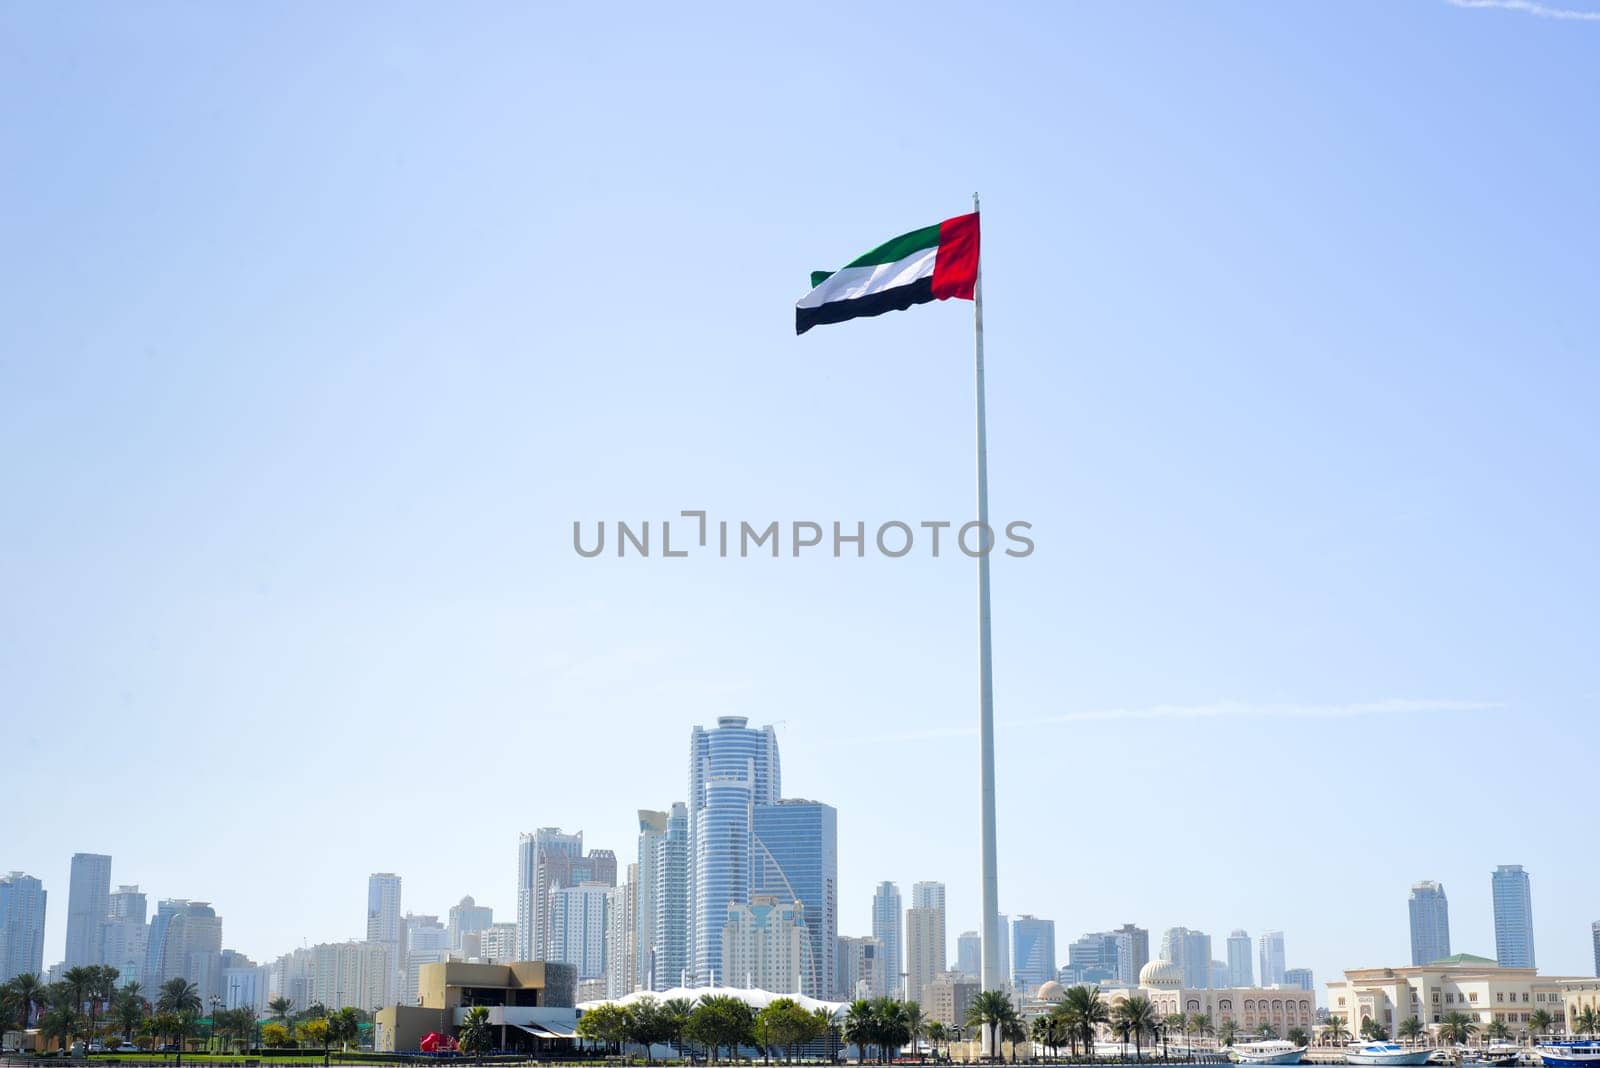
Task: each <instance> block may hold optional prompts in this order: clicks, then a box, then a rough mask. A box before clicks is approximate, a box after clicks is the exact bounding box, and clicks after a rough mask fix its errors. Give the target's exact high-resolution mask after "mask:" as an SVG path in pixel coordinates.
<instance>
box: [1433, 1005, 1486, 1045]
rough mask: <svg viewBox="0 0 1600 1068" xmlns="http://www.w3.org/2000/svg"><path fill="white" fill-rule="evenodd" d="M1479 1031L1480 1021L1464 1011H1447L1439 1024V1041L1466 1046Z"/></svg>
mask: <svg viewBox="0 0 1600 1068" xmlns="http://www.w3.org/2000/svg"><path fill="white" fill-rule="evenodd" d="M1477 1033H1478V1021H1477V1020H1475V1019H1474V1018H1473V1017H1471V1016H1469V1015H1467V1014H1466V1013H1464V1012H1447V1013H1445V1014H1444V1020H1443V1021H1442V1022H1441V1023H1440V1024H1439V1041H1441V1042H1448V1043H1450V1044H1451V1045H1454V1046H1465V1045H1466V1044H1467V1043H1468V1042H1470V1041H1472V1036H1473V1035H1475V1034H1477Z"/></svg>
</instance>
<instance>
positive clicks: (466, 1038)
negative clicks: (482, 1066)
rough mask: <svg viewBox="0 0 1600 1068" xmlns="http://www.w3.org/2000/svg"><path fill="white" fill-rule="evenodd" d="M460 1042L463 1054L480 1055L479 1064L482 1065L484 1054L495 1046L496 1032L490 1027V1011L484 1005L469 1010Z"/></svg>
mask: <svg viewBox="0 0 1600 1068" xmlns="http://www.w3.org/2000/svg"><path fill="white" fill-rule="evenodd" d="M458 1040H459V1042H460V1045H461V1049H462V1052H464V1053H476V1054H478V1055H479V1056H478V1060H479V1063H482V1061H483V1056H482V1055H483V1052H484V1051H485V1050H487V1049H489V1048H490V1047H492V1046H493V1045H494V1030H493V1028H491V1027H490V1026H489V1010H488V1009H486V1008H484V1007H483V1006H482V1005H475V1006H473V1007H472V1008H470V1009H468V1010H467V1016H466V1019H465V1020H463V1021H462V1022H461V1034H460V1035H459V1036H458Z"/></svg>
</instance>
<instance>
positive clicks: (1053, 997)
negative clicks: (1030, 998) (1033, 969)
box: [1039, 979, 1067, 1001]
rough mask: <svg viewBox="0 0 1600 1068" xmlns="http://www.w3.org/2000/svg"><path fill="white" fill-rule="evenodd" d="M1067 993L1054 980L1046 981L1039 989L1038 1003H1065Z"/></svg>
mask: <svg viewBox="0 0 1600 1068" xmlns="http://www.w3.org/2000/svg"><path fill="white" fill-rule="evenodd" d="M1066 997H1067V992H1066V991H1065V990H1063V989H1062V988H1061V984H1060V983H1058V982H1056V981H1055V980H1054V979H1046V980H1045V981H1044V983H1043V984H1042V985H1041V986H1040V987H1039V1000H1040V1001H1065V1000H1066Z"/></svg>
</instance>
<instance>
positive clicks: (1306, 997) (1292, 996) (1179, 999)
mask: <svg viewBox="0 0 1600 1068" xmlns="http://www.w3.org/2000/svg"><path fill="white" fill-rule="evenodd" d="M1133 994H1138V995H1140V996H1141V997H1144V998H1146V999H1148V1000H1149V1002H1150V1005H1151V1007H1152V1008H1153V1009H1155V1013H1156V1016H1157V1017H1158V1018H1159V1017H1163V1016H1171V1015H1173V1014H1175V1013H1180V1012H1181V1013H1185V1014H1187V1015H1190V1016H1193V1015H1195V1014H1197V1013H1203V1014H1205V1015H1207V1016H1209V1017H1211V1025H1212V1026H1213V1027H1217V1026H1220V1025H1221V1024H1222V1023H1223V1022H1224V1021H1226V1020H1232V1021H1233V1022H1234V1024H1235V1025H1236V1026H1238V1027H1239V1028H1240V1029H1241V1030H1242V1031H1243V1032H1244V1033H1245V1034H1255V1033H1257V1031H1258V1030H1259V1029H1260V1028H1262V1027H1271V1028H1272V1029H1273V1031H1275V1032H1276V1033H1277V1034H1278V1035H1280V1036H1284V1035H1287V1034H1288V1033H1289V1031H1290V1029H1291V1028H1296V1027H1298V1028H1300V1029H1302V1030H1304V1031H1306V1032H1307V1033H1311V1032H1312V1031H1313V1029H1314V1028H1315V1027H1316V1008H1317V1002H1316V995H1315V994H1313V993H1312V992H1311V991H1309V990H1299V989H1290V988H1288V987H1281V986H1280V987H1266V988H1263V987H1238V988H1223V987H1213V988H1211V989H1209V990H1201V989H1192V988H1189V987H1186V986H1184V982H1183V967H1182V965H1179V964H1177V963H1175V962H1174V961H1170V960H1165V959H1162V958H1159V957H1158V958H1156V959H1155V960H1152V961H1151V962H1150V963H1148V964H1146V965H1145V966H1144V967H1143V968H1140V969H1139V984H1138V986H1137V987H1136V988H1133V987H1108V986H1105V985H1102V986H1101V988H1100V997H1101V999H1102V1000H1104V1001H1105V1002H1106V1003H1107V1005H1108V1006H1115V1005H1116V1003H1117V1002H1119V1001H1122V1000H1124V999H1125V998H1127V997H1129V996H1131V995H1133Z"/></svg>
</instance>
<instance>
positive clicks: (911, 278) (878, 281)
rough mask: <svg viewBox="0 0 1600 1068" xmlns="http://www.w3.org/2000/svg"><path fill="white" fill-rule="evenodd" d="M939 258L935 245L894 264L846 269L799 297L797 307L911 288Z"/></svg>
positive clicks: (814, 305) (930, 272)
mask: <svg viewBox="0 0 1600 1068" xmlns="http://www.w3.org/2000/svg"><path fill="white" fill-rule="evenodd" d="M938 258H939V246H938V245H935V246H934V247H932V248H925V249H922V250H920V251H918V252H913V253H912V254H911V255H909V256H907V257H906V258H905V259H903V260H895V261H894V262H893V263H879V264H875V265H873V266H871V267H846V268H845V269H844V270H842V271H838V272H836V273H834V274H831V275H829V276H828V277H827V278H826V279H825V280H824V281H823V283H822V284H821V285H820V286H818V287H817V288H815V289H813V290H812V291H811V292H809V293H807V294H806V295H805V296H803V297H801V298H800V303H799V304H797V305H796V307H799V308H820V307H822V305H824V304H832V303H833V302H834V301H836V300H854V299H855V298H856V297H865V296H868V295H870V294H873V293H881V292H882V291H883V290H885V289H893V288H895V287H896V286H905V285H910V284H911V283H912V282H915V281H916V280H917V279H919V278H926V277H928V276H929V275H931V274H933V263H934V261H935V260H936V259H938Z"/></svg>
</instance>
